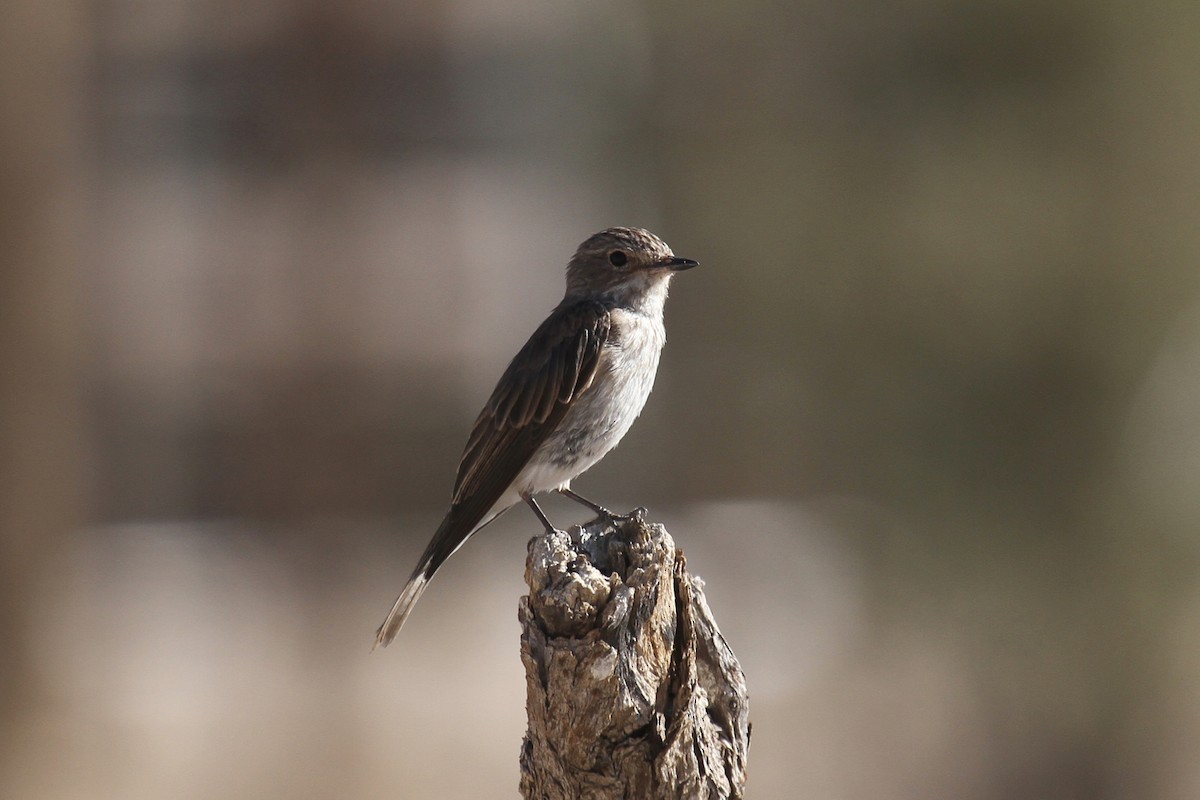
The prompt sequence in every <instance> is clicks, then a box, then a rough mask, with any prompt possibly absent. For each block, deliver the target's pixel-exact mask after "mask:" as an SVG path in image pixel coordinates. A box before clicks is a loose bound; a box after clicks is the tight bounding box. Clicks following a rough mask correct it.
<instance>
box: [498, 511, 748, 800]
mask: <svg viewBox="0 0 1200 800" xmlns="http://www.w3.org/2000/svg"><path fill="white" fill-rule="evenodd" d="M525 580H526V582H527V583H528V584H529V595H528V596H527V597H523V598H521V605H520V612H519V615H520V620H521V626H522V633H521V659H522V661H523V662H524V664H525V679H526V685H527V692H528V694H527V699H526V710H527V712H528V715H529V728H528V731H527V732H526V734H525V742H524V745H523V747H522V751H521V793H522V795H523V796H524V797H526V798H531V799H532V798H536V800H559V799H560V798H561V799H562V800H579V798H588V799H589V800H609V799H610V798H611V799H613V800H615V798H647V799H650V800H657V799H658V798H740V797H742V796H743V793H744V791H745V783H746V754H747V749H748V748H749V745H750V723H749V703H748V699H747V694H746V680H745V676H744V675H743V674H742V670H741V667H740V666H739V665H738V662H737V658H736V657H734V654H733V651H731V650H730V649H729V646H728V645H727V644H726V643H725V640H724V638H722V636H721V633H720V631H719V630H717V625H716V623H715V622H714V621H713V617H712V612H710V611H709V608H708V604H707V603H706V602H705V600H704V594H703V583H702V582H701V581H700V580H699V579H698V578H693V577H691V576H690V575H688V572H687V567H686V563H685V561H684V557H683V552H682V551H680V550H677V549H676V548H675V543H674V542H673V541H672V539H671V537H670V535H669V534H668V533H667V531H666V529H665V528H663V526H662V525H650V524H647V523H646V522H645V521H644V520H643V519H642V518H641V516H640V515H637V514H635V515H632V516H631V517H630V518H622V519H618V520H611V521H610V520H604V519H599V520H596V521H595V522H593V523H591V524H589V525H588V526H586V527H585V528H582V529H581V528H578V527H577V528H573V529H572V530H571V532H569V533H566V532H562V531H558V532H555V533H545V534H543V535H540V536H537V537H535V538H534V539H533V540H532V541H530V543H529V558H528V561H527V562H526V569H525Z"/></svg>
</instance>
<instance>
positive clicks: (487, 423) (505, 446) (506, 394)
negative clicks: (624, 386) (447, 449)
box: [454, 301, 612, 515]
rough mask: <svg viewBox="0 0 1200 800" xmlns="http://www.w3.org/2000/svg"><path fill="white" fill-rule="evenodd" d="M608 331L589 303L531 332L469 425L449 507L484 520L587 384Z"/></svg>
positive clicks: (566, 307) (608, 323)
mask: <svg viewBox="0 0 1200 800" xmlns="http://www.w3.org/2000/svg"><path fill="white" fill-rule="evenodd" d="M611 331H612V320H611V317H610V316H609V309H608V308H606V307H605V306H604V305H603V304H601V303H597V302H589V301H584V302H578V303H571V304H563V305H560V306H559V307H558V308H556V309H555V310H554V311H553V312H552V313H551V314H550V316H549V317H547V318H546V321H545V322H543V323H542V324H541V326H540V327H539V328H538V329H537V330H536V331H534V334H533V336H531V337H529V341H528V342H526V343H525V346H524V347H522V348H521V351H520V352H519V353H517V355H516V357H515V358H514V359H513V360H512V363H510V364H509V365H508V369H506V370H505V371H504V375H503V377H501V378H500V382H499V383H498V384H496V388H495V389H494V390H493V391H492V396H491V398H490V399H489V400H488V402H487V405H486V406H484V408H483V411H482V412H481V413H480V414H479V418H478V419H476V420H475V427H474V428H473V429H472V430H471V437H470V439H468V441H467V447H466V449H465V451H464V452H463V457H462V461H461V462H460V463H459V466H458V478H457V480H456V481H455V483H454V505H455V506H466V505H470V506H474V507H475V508H476V509H478V512H479V513H480V514H481V515H482V514H486V513H487V511H488V509H490V508H491V507H492V505H493V504H495V502H496V501H497V500H498V499H499V498H500V495H502V494H503V493H504V491H505V490H506V489H507V488H508V487H509V485H511V484H512V482H513V480H514V479H515V478H516V477H517V475H518V474H519V473H520V472H521V469H522V468H524V466H525V465H526V464H527V463H528V462H529V459H530V458H531V457H532V456H533V454H534V452H536V451H537V449H538V447H539V446H540V445H541V444H542V442H544V441H545V440H546V437H547V436H549V435H550V433H551V432H552V431H553V430H554V429H555V428H556V427H557V426H558V423H559V422H560V421H561V420H562V418H563V416H564V415H565V414H566V413H567V410H568V409H569V408H570V407H571V404H572V403H573V402H574V401H575V399H576V398H577V397H579V395H580V394H581V393H583V392H584V391H586V390H587V388H588V387H589V386H591V385H592V380H593V379H594V378H595V377H596V369H597V366H598V365H599V363H600V352H601V350H602V349H603V348H604V345H605V343H606V342H607V341H608V340H609V337H610V334H611ZM463 510H466V509H463Z"/></svg>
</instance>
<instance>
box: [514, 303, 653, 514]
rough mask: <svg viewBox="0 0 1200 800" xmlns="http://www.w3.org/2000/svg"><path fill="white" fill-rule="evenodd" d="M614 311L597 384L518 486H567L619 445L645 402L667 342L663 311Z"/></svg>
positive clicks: (533, 490) (545, 445) (578, 402)
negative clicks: (655, 312) (612, 335)
mask: <svg viewBox="0 0 1200 800" xmlns="http://www.w3.org/2000/svg"><path fill="white" fill-rule="evenodd" d="M660 308H661V307H660ZM611 313H612V322H613V328H614V331H615V333H616V335H615V336H614V337H611V338H613V339H615V342H614V343H612V344H610V345H607V346H605V348H604V350H603V351H602V352H601V356H600V363H599V366H598V368H597V373H596V377H595V379H594V381H593V383H592V385H591V386H590V387H589V388H588V390H587V391H586V392H584V393H583V394H581V395H580V396H579V397H578V399H577V400H576V401H575V403H574V404H573V405H572V406H571V409H570V410H569V411H568V412H567V414H566V416H564V417H563V420H562V422H561V423H559V425H558V428H557V429H556V430H555V431H554V433H552V434H551V435H550V436H549V437H548V438H547V439H546V441H545V442H544V443H543V444H542V446H541V447H540V448H539V449H538V451H537V453H535V454H534V456H533V458H532V459H530V462H529V464H528V465H526V467H525V469H524V470H522V471H521V474H520V475H519V476H518V478H517V480H516V481H514V483H513V488H514V489H516V490H517V491H519V492H527V493H530V494H532V493H536V492H544V491H550V490H552V489H558V488H560V487H565V486H567V485H568V484H569V483H570V481H571V479H572V478H574V477H576V476H577V475H579V474H580V473H582V472H583V471H584V470H586V469H588V468H589V467H591V466H592V465H593V464H595V463H596V462H597V461H599V460H600V459H601V458H603V457H604V455H605V454H606V453H607V452H608V451H609V450H611V449H613V448H614V447H616V445H617V443H618V442H619V441H621V437H623V436H624V435H625V433H626V432H627V431H628V430H629V427H630V426H631V425H633V421H634V420H635V419H637V416H638V414H640V413H641V411H642V407H643V406H645V405H646V398H647V397H649V396H650V390H651V389H653V388H654V376H655V373H657V372H658V358H659V354H660V353H661V351H662V347H663V344H664V342H665V341H666V332H665V331H664V329H663V324H662V316H661V312H660V313H659V314H643V313H638V312H634V311H628V310H625V309H614V310H613V311H612V312H611Z"/></svg>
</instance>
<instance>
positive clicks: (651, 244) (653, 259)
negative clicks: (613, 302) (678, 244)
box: [567, 228, 696, 304]
mask: <svg viewBox="0 0 1200 800" xmlns="http://www.w3.org/2000/svg"><path fill="white" fill-rule="evenodd" d="M694 266H696V262H695V261H692V260H691V259H690V258H679V257H677V256H676V255H675V254H674V253H672V252H671V248H670V247H667V243H666V242H664V241H663V240H662V239H660V238H658V237H657V236H655V235H654V234H653V233H650V231H647V230H643V229H641V228H608V229H607V230H603V231H600V232H599V233H597V234H593V235H592V236H590V237H588V239H587V240H586V241H585V242H584V243H583V244H581V245H579V249H578V250H576V251H575V255H574V256H572V257H571V261H570V263H568V264H567V297H569V298H576V297H592V296H597V295H609V296H613V297H615V298H616V299H617V300H618V301H619V302H627V303H633V304H637V303H638V302H639V301H641V300H653V299H659V298H665V297H666V291H667V284H668V283H670V280H671V276H672V275H674V274H675V273H676V272H679V271H681V270H685V269H691V268H692V267H694Z"/></svg>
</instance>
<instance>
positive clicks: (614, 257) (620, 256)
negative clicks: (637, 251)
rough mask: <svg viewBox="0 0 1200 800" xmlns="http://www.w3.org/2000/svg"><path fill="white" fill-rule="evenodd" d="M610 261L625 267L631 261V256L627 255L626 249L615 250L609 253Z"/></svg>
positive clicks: (615, 265) (614, 264) (617, 265)
mask: <svg viewBox="0 0 1200 800" xmlns="http://www.w3.org/2000/svg"><path fill="white" fill-rule="evenodd" d="M608 263H610V264H612V265H613V266H614V267H623V266H625V265H626V264H628V263H629V256H627V255H625V251H624V250H613V251H612V252H611V253H609V254H608Z"/></svg>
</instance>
